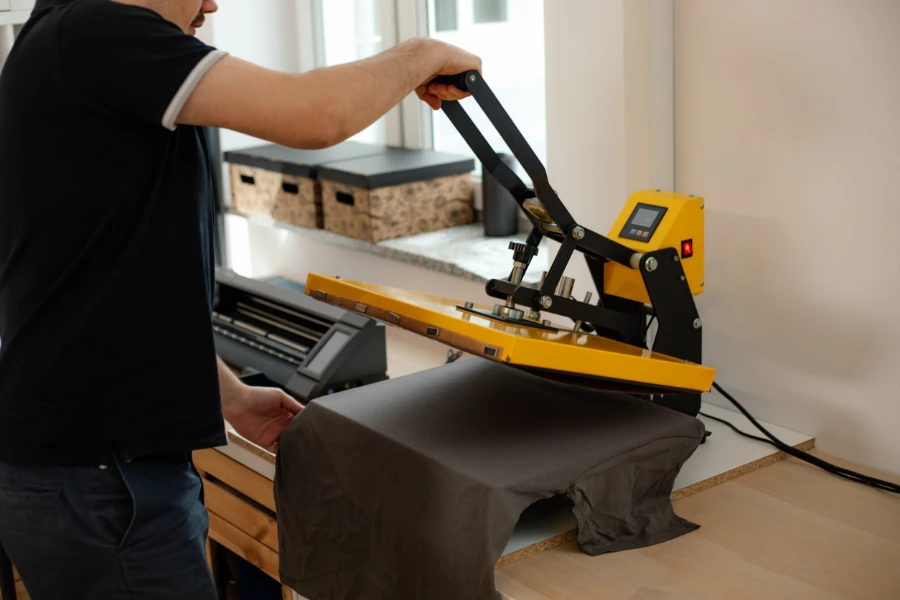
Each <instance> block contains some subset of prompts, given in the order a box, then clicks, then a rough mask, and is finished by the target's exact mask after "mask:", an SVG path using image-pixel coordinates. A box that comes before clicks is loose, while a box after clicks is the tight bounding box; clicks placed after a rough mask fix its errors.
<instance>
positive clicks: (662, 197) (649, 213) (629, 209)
mask: <svg viewBox="0 0 900 600" xmlns="http://www.w3.org/2000/svg"><path fill="white" fill-rule="evenodd" d="M703 213H704V204H703V198H698V197H695V196H688V195H685V194H676V193H674V192H663V191H655V190H644V191H640V192H635V193H634V194H632V195H631V197H630V198H629V199H628V202H627V203H626V204H625V207H624V208H623V209H622V212H621V213H620V214H619V217H618V219H616V222H615V223H614V224H613V226H612V228H611V229H610V230H609V234H608V236H607V237H609V239H611V240H615V241H617V242H619V243H620V244H622V245H624V246H627V247H629V248H631V249H632V250H634V251H635V252H640V253H647V252H651V251H653V250H659V249H661V248H675V249H676V250H677V251H678V256H679V258H680V260H681V264H682V268H683V269H684V274H685V277H686V278H687V283H688V286H689V287H690V290H691V294H693V295H695V296H696V295H698V294H701V293H703V283H704V279H703V254H704V241H703ZM603 289H604V291H605V292H606V293H607V294H611V295H613V296H619V297H620V298H627V299H629V300H634V301H636V302H642V303H644V304H650V296H649V295H648V294H647V288H646V287H645V286H644V280H643V278H642V277H641V273H640V271H638V270H637V269H632V268H629V267H626V266H624V265H620V264H618V263H614V262H610V263H608V264H607V265H606V268H605V269H604V277H603Z"/></svg>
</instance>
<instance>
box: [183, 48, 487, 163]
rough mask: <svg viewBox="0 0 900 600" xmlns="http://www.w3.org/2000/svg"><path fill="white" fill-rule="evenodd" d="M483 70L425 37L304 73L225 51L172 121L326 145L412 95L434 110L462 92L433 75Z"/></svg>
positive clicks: (311, 146)
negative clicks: (276, 68)
mask: <svg viewBox="0 0 900 600" xmlns="http://www.w3.org/2000/svg"><path fill="white" fill-rule="evenodd" d="M470 69H476V70H481V60H480V59H479V58H478V57H476V56H473V55H471V54H469V53H467V52H464V51H462V50H460V49H458V48H456V47H454V46H450V45H448V44H444V43H443V42H438V41H436V40H430V39H416V40H410V41H408V42H404V43H402V44H399V45H398V46H395V47H394V48H391V49H390V50H386V51H384V52H382V53H380V54H377V55H376V56H373V57H371V58H366V59H363V60H359V61H355V62H351V63H346V64H342V65H336V66H333V67H324V68H320V69H314V70H312V71H309V72H307V73H302V74H288V73H281V72H278V71H272V70H269V69H265V68H262V67H259V66H257V65H254V64H251V63H248V62H245V61H243V60H240V59H237V58H234V57H230V56H226V57H224V58H222V59H220V60H219V61H218V62H217V63H216V64H215V65H214V66H213V67H212V68H211V69H210V70H209V72H208V73H207V74H206V75H205V76H204V77H203V79H202V80H201V81H200V83H199V84H198V85H197V87H196V89H195V90H194V91H193V93H192V94H191V96H190V98H189V99H188V101H187V102H186V103H185V105H184V107H183V108H182V110H181V113H180V114H179V116H178V119H177V122H178V123H183V124H188V125H201V126H211V127H222V128H225V129H231V130H233V131H239V132H241V133H245V134H248V135H251V136H253V137H257V138H261V139H264V140H267V141H270V142H274V143H277V144H281V145H284V146H289V147H292V148H308V149H316V148H325V147H328V146H332V145H334V144H337V143H339V142H342V141H344V140H346V139H347V138H349V137H351V136H353V135H355V134H357V133H359V132H360V131H362V130H364V129H365V128H366V127H368V126H369V125H371V124H372V123H374V122H375V121H377V120H378V119H379V118H381V117H382V116H383V115H384V114H386V113H387V112H388V111H389V110H391V108H393V107H394V106H395V105H396V104H398V103H399V102H400V101H401V100H403V98H405V97H406V96H407V95H408V94H409V93H410V92H413V91H415V92H416V93H417V94H418V95H419V97H420V98H421V99H422V100H424V101H425V102H427V103H428V104H429V105H430V106H431V107H432V108H433V109H435V110H437V109H439V108H440V101H441V100H458V99H461V98H463V97H465V96H466V95H467V94H464V93H462V92H460V91H459V90H457V89H456V88H454V87H452V86H447V85H442V84H431V85H429V82H430V81H431V80H432V79H433V78H434V77H435V76H437V75H442V74H448V75H453V74H456V73H461V72H463V71H467V70H470Z"/></svg>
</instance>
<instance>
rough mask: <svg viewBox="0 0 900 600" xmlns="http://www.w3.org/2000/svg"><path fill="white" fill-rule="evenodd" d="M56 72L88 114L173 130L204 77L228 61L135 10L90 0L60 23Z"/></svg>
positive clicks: (149, 12)
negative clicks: (212, 69) (120, 118)
mask: <svg viewBox="0 0 900 600" xmlns="http://www.w3.org/2000/svg"><path fill="white" fill-rule="evenodd" d="M59 48H60V59H59V60H60V70H61V73H62V80H63V84H64V86H65V88H66V90H67V92H69V93H70V94H72V95H73V96H74V97H75V99H76V100H77V101H79V102H81V103H82V104H84V105H86V106H87V107H88V108H90V109H95V110H98V111H99V112H102V113H106V114H109V115H111V116H118V117H123V118H126V119H137V120H140V121H144V122H147V123H153V124H159V125H162V126H163V127H166V128H167V129H170V130H174V129H175V119H176V118H177V117H178V114H179V113H180V112H181V109H182V107H184V104H185V102H187V100H188V98H189V97H190V95H191V93H192V92H193V91H194V88H195V87H196V86H197V84H198V83H199V82H200V80H201V79H202V78H203V76H204V75H205V74H206V72H207V71H208V70H209V69H210V68H211V67H212V66H213V65H214V64H215V63H216V61H218V60H219V59H220V58H222V57H223V56H225V55H226V53H225V52H223V51H221V50H217V49H215V48H213V47H211V46H209V45H207V44H204V43H203V42H201V41H200V40H198V39H197V38H195V37H194V36H191V35H188V34H186V33H184V32H183V31H181V29H179V28H178V26H177V25H175V24H174V23H171V22H170V21H167V20H166V19H164V18H163V17H162V16H160V15H159V14H158V13H156V12H154V11H152V10H149V9H146V8H142V7H137V6H130V5H126V4H120V3H118V2H109V1H108V0H93V1H92V0H88V1H86V2H79V3H76V4H74V5H72V7H71V9H70V11H69V13H68V14H67V15H66V16H65V18H64V19H63V21H62V22H61V24H60V31H59Z"/></svg>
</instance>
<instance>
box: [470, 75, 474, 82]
mask: <svg viewBox="0 0 900 600" xmlns="http://www.w3.org/2000/svg"><path fill="white" fill-rule="evenodd" d="M469 81H471V82H472V83H475V75H474V74H472V75H469Z"/></svg>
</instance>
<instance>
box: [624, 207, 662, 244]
mask: <svg viewBox="0 0 900 600" xmlns="http://www.w3.org/2000/svg"><path fill="white" fill-rule="evenodd" d="M667 210H668V208H666V207H665V206H658V205H656V204H644V203H643V202H639V203H638V204H637V205H636V206H635V207H634V212H632V213H631V216H630V217H628V221H627V222H626V223H625V227H623V228H622V231H621V232H619V235H620V236H621V237H623V238H625V239H629V240H635V241H637V242H649V241H650V239H651V238H652V237H653V234H654V233H655V232H656V228H657V227H659V224H660V223H661V222H662V220H663V216H664V215H665V214H666V211H667Z"/></svg>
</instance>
